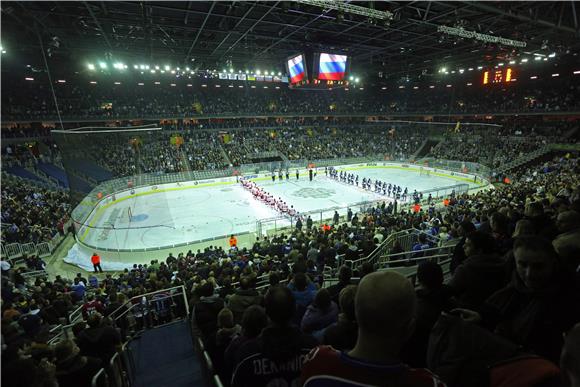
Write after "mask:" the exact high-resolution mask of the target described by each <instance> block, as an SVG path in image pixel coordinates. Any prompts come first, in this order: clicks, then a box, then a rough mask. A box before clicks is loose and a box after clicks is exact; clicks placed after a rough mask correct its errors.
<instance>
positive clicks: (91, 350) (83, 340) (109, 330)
mask: <svg viewBox="0 0 580 387" xmlns="http://www.w3.org/2000/svg"><path fill="white" fill-rule="evenodd" d="M87 325H88V327H87V328H86V329H85V330H84V331H82V332H80V333H79V334H78V336H77V344H78V346H79V348H80V350H81V354H82V355H83V356H91V357H96V358H99V359H101V360H102V361H103V364H108V362H109V360H110V359H111V357H112V356H113V355H114V354H115V352H117V351H118V350H119V349H120V346H121V335H120V334H119V332H118V331H117V330H116V329H115V328H113V327H112V326H110V325H108V323H107V321H106V319H103V317H102V316H101V314H99V313H93V314H91V315H90V316H89V318H88V319H87Z"/></svg>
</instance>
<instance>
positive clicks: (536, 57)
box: [534, 56, 542, 60]
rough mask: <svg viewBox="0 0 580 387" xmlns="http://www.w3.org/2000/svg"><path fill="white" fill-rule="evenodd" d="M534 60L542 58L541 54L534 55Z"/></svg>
mask: <svg viewBox="0 0 580 387" xmlns="http://www.w3.org/2000/svg"><path fill="white" fill-rule="evenodd" d="M534 60H542V57H541V56H535V57H534Z"/></svg>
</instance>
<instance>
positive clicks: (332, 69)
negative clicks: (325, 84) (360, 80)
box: [318, 52, 348, 81]
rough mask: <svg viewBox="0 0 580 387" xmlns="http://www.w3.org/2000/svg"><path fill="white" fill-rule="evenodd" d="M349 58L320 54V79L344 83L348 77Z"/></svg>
mask: <svg viewBox="0 0 580 387" xmlns="http://www.w3.org/2000/svg"><path fill="white" fill-rule="evenodd" d="M347 60H348V56H346V55H338V54H327V53H324V52H322V53H320V60H319V62H318V79H321V80H322V79H324V80H329V81H342V80H343V79H345V77H346V63H347Z"/></svg>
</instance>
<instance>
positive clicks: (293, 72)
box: [287, 54, 306, 83]
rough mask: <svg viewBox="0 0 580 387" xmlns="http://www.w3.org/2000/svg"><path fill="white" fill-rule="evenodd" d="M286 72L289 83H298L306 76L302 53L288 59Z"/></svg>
mask: <svg viewBox="0 0 580 387" xmlns="http://www.w3.org/2000/svg"><path fill="white" fill-rule="evenodd" d="M287 65H288V73H289V74H290V83H298V82H300V81H302V80H303V79H305V78H306V69H305V67H304V57H303V56H302V54H300V55H296V56H295V57H292V58H290V59H288V62H287Z"/></svg>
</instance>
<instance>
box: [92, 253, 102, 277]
mask: <svg viewBox="0 0 580 387" xmlns="http://www.w3.org/2000/svg"><path fill="white" fill-rule="evenodd" d="M91 262H92V263H93V268H94V269H95V273H99V272H101V273H102V272H103V269H101V257H99V254H97V253H93V256H92V257H91Z"/></svg>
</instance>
